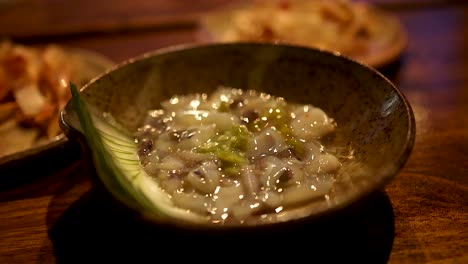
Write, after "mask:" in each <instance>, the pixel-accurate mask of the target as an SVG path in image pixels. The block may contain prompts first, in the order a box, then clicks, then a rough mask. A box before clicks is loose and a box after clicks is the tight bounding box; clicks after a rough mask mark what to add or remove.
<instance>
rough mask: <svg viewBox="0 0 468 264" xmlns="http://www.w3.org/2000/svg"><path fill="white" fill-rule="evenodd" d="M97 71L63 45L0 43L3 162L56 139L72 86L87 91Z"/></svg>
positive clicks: (1, 145)
mask: <svg viewBox="0 0 468 264" xmlns="http://www.w3.org/2000/svg"><path fill="white" fill-rule="evenodd" d="M105 66H108V65H105ZM103 68H104V65H103ZM92 69H93V67H87V65H86V64H85V63H84V61H83V58H82V57H81V56H80V55H79V54H76V53H75V52H73V51H71V50H68V49H65V48H64V47H62V46H59V45H55V44H48V45H45V46H41V47H38V46H27V45H22V44H18V43H13V42H10V41H3V42H0V156H4V155H8V154H12V153H15V152H18V151H22V150H26V149H29V148H31V147H33V146H36V145H38V144H41V143H45V142H48V141H50V140H52V139H54V138H55V137H57V136H58V135H59V134H60V133H61V130H60V127H59V123H58V114H59V111H60V109H61V108H62V107H63V106H64V105H65V104H66V103H67V101H68V100H69V99H70V98H71V94H70V90H69V87H68V84H69V82H70V81H72V82H74V83H76V84H78V85H82V84H83V82H85V81H87V80H89V78H92V77H93V75H92V74H97V73H93V72H92Z"/></svg>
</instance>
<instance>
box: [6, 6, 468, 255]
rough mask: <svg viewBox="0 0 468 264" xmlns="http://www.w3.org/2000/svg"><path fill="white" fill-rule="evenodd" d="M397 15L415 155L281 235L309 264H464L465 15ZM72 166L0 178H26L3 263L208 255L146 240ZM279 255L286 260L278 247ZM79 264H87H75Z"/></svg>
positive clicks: (124, 53) (467, 197) (232, 243)
mask: <svg viewBox="0 0 468 264" xmlns="http://www.w3.org/2000/svg"><path fill="white" fill-rule="evenodd" d="M394 12H395V14H396V15H398V17H400V18H401V20H402V22H403V24H404V25H405V28H406V29H407V31H408V34H409V45H408V48H407V50H406V51H405V53H404V54H403V56H402V58H401V60H400V61H398V62H396V63H394V64H392V65H389V66H388V67H386V68H384V69H381V70H382V72H383V73H384V74H385V75H387V76H388V77H389V78H391V79H392V80H393V81H394V82H395V83H396V84H397V86H398V87H399V88H400V89H401V91H402V92H403V93H404V95H405V96H406V97H407V98H408V100H409V102H410V104H411V105H412V107H413V110H414V113H415V117H416V142H415V146H414V150H413V152H412V153H411V156H410V158H409V160H408V162H407V164H406V165H405V167H404V168H403V170H402V171H401V172H400V173H399V174H398V175H397V176H396V177H395V178H394V179H393V181H392V182H391V183H390V184H389V185H388V186H387V187H386V188H385V189H384V190H382V192H379V193H377V194H375V195H374V196H372V199H369V200H368V201H366V202H365V203H363V204H360V205H358V206H357V207H356V208H354V209H355V210H352V211H349V212H347V213H346V214H343V215H342V216H341V218H339V219H330V220H329V221H326V222H324V223H317V224H315V225H310V226H307V227H303V228H301V229H299V230H289V231H288V232H287V233H282V234H274V235H277V237H276V239H278V238H280V239H286V240H287V241H288V242H287V243H286V245H284V244H283V247H282V248H283V249H287V250H291V251H293V250H294V249H295V250H297V251H300V252H308V254H307V257H308V258H310V260H311V261H312V260H313V258H314V257H324V254H329V252H330V249H332V250H333V251H334V253H332V254H329V255H326V256H325V257H327V259H328V260H329V261H328V262H329V263H333V262H339V260H346V261H347V262H352V261H355V262H356V263H387V262H388V263H468V118H467V117H466V113H468V75H467V73H468V49H466V47H468V7H466V6H456V7H454V6H452V5H449V6H442V7H441V6H437V7H433V8H421V9H416V8H411V9H404V10H400V11H396V10H394ZM194 34H195V33H194V29H192V28H178V29H176V28H172V29H167V30H161V31H159V30H158V31H157V32H152V31H145V32H142V31H138V32H126V33H112V34H94V35H89V36H75V37H68V38H59V39H54V41H56V42H58V43H59V44H63V45H70V46H75V47H81V48H87V49H91V50H95V51H97V52H101V53H103V54H104V55H106V56H108V57H110V58H112V59H114V60H115V61H122V60H125V59H127V58H129V57H132V56H135V55H138V54H141V53H143V52H146V51H149V50H152V49H156V48H161V47H166V46H168V45H173V44H182V43H190V42H194V41H195V38H194ZM75 151H76V150H75ZM73 156H75V159H73V160H70V161H69V162H68V163H64V164H63V166H61V167H57V168H49V169H44V168H42V169H36V170H35V171H34V172H31V173H35V174H36V176H35V177H26V176H27V175H23V174H21V173H13V172H12V173H9V175H1V177H17V178H22V177H24V179H25V180H24V181H22V182H21V181H19V182H18V183H17V184H16V185H14V186H10V187H9V188H7V189H4V190H2V191H1V192H0V263H89V262H93V261H90V258H91V257H93V256H94V258H95V259H97V258H100V257H101V258H108V261H110V260H112V261H115V260H124V259H127V258H137V257H138V256H140V257H141V256H143V257H147V258H149V257H152V256H154V255H162V256H167V255H168V253H167V252H169V251H170V249H172V248H174V246H176V248H179V249H180V248H182V247H183V248H184V249H185V250H187V249H196V250H200V251H201V250H203V249H205V245H208V243H210V241H207V240H206V239H207V238H206V237H205V238H200V237H193V236H190V235H187V234H173V233H170V232H166V231H165V230H148V229H145V228H144V227H142V226H141V225H139V224H138V223H134V222H132V221H131V219H128V218H126V217H125V216H124V215H122V213H121V212H120V211H119V210H118V209H117V208H115V206H114V205H113V204H112V202H111V201H110V200H109V198H108V197H107V196H105V195H104V194H103V193H102V191H100V190H99V189H96V188H93V187H92V184H91V180H90V178H91V174H90V171H91V170H90V168H89V167H88V163H86V162H84V161H82V160H80V159H79V158H78V157H79V155H78V154H77V155H73ZM51 162H52V161H51V160H50V161H45V162H44V166H45V167H47V165H46V164H48V163H51ZM23 173H25V172H23ZM264 235H265V237H254V238H252V237H249V238H250V240H246V238H245V237H241V236H239V237H238V238H236V239H229V240H228V239H226V238H219V239H220V241H221V244H222V245H225V246H226V247H227V248H239V247H240V248H244V247H249V246H252V247H253V246H255V245H254V243H252V242H251V241H258V240H261V239H264V240H266V241H275V236H273V235H272V234H264ZM158 239H159V240H158ZM204 239H205V240H204ZM157 241H167V243H165V244H158V242H157ZM288 245H297V247H292V246H288ZM226 247H218V249H219V250H222V249H224V250H226ZM298 249H300V250H298ZM270 250H271V249H270ZM273 251H274V252H278V253H277V255H275V256H282V251H281V248H275V249H274V250H273ZM142 252H143V253H142ZM148 252H149V253H148ZM111 253H112V254H111ZM137 253H142V254H137ZM284 254H286V253H284ZM111 256H114V257H111ZM294 256H296V255H294ZM191 257H194V258H195V259H198V260H207V257H206V255H203V254H202V255H200V252H198V253H194V252H190V251H188V252H187V254H185V255H184V254H181V256H179V259H180V260H188V259H190V258H191ZM230 257H231V258H232V259H233V260H240V259H241V257H244V256H240V257H239V256H237V257H236V256H235V255H230ZM83 259H87V260H88V262H86V261H83V262H79V261H80V260H83ZM136 262H137V261H136V259H134V261H133V263H136Z"/></svg>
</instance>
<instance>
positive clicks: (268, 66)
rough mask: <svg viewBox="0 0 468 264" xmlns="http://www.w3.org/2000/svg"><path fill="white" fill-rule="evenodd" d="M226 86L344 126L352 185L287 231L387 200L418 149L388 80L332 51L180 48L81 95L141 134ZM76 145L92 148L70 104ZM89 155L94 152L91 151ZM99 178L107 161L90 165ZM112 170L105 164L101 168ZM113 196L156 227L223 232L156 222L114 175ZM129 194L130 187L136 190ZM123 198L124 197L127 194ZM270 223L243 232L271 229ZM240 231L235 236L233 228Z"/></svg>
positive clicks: (409, 118)
mask: <svg viewBox="0 0 468 264" xmlns="http://www.w3.org/2000/svg"><path fill="white" fill-rule="evenodd" d="M219 85H225V86H231V87H236V88H242V89H253V90H257V91H262V92H267V93H270V94H274V95H277V96H281V97H284V98H285V99H286V100H288V101H294V102H297V103H307V104H312V105H315V106H317V107H320V108H322V109H323V110H324V111H325V112H326V113H328V114H329V116H331V117H332V118H334V119H335V120H336V122H337V124H338V126H337V131H336V135H335V136H334V137H333V139H331V140H330V142H329V143H328V144H330V145H332V146H335V147H336V148H337V149H340V153H339V157H340V161H341V162H342V164H343V167H342V171H343V173H342V175H343V177H341V178H340V180H338V181H337V182H336V183H335V186H334V190H335V191H334V195H333V196H332V197H329V199H321V200H317V201H314V202H311V203H309V204H307V205H306V206H304V207H303V208H301V209H300V210H297V211H296V212H295V213H293V214H290V216H289V217H288V219H283V220H284V221H282V222H291V221H292V222H294V221H301V220H307V219H315V218H319V217H322V216H325V215H328V214H330V213H333V212H339V211H340V210H342V209H344V208H347V207H348V206H350V205H352V204H354V203H356V202H358V201H360V200H362V199H365V198H366V197H368V195H369V194H371V193H373V192H375V191H378V190H381V189H382V188H383V187H384V185H385V184H387V183H388V182H389V181H390V180H391V179H392V177H394V176H395V175H396V174H397V173H399V171H400V170H401V169H402V167H403V166H404V164H405V162H406V161H407V159H408V157H409V155H410V153H411V150H412V148H413V144H414V139H415V122H414V116H413V112H412V109H411V106H410V104H409V103H408V101H407V100H406V99H405V96H404V94H402V93H401V92H400V91H399V90H398V89H397V88H396V87H395V85H394V84H393V83H392V82H391V81H389V80H388V79H387V78H385V77H384V76H383V75H382V74H380V73H379V72H378V71H376V70H374V69H373V68H370V67H368V66H366V65H363V64H360V63H358V62H356V61H354V60H352V59H349V58H347V57H343V56H339V55H336V54H333V53H330V52H327V51H323V50H318V49H313V48H307V47H298V46H290V45H280V44H277V45H275V44H268V43H263V44H261V43H224V44H221V43H218V44H189V45H180V46H172V47H168V48H164V49H159V50H155V51H151V52H148V53H146V54H143V55H141V56H138V57H136V58H132V59H130V60H128V61H125V62H123V63H121V64H119V65H117V66H115V67H114V68H113V69H111V70H110V71H108V72H107V73H106V74H104V75H101V76H100V77H99V78H97V79H94V80H93V81H91V82H90V83H88V84H87V85H85V86H84V87H83V88H82V89H81V90H80V95H81V96H80V97H82V98H83V99H84V100H86V101H87V102H88V103H89V104H92V105H93V106H94V107H95V109H97V110H98V111H100V112H103V113H110V114H111V115H112V116H113V117H114V118H115V121H117V122H118V123H119V124H121V125H123V126H124V128H125V129H126V130H128V131H130V132H132V131H133V132H136V130H137V128H138V127H139V126H140V125H141V124H142V122H143V119H144V116H145V114H146V112H147V111H148V110H150V109H155V108H159V107H160V102H161V101H162V100H166V99H168V98H170V97H171V96H173V95H176V94H187V93H195V92H196V93H210V92H211V91H213V90H215V89H216V87H218V86H219ZM60 122H61V126H62V129H63V130H64V132H65V134H66V135H67V137H68V138H69V139H70V140H74V141H78V142H81V143H82V146H83V147H84V148H85V149H88V146H89V142H88V141H87V140H86V137H84V135H83V130H82V127H81V125H80V122H79V119H78V118H77V113H76V108H75V107H74V104H73V102H70V103H69V104H68V105H67V106H66V107H65V109H64V110H63V111H62V113H61V121H60ZM88 150H89V149H88ZM90 162H93V163H94V165H95V166H96V167H97V168H98V167H100V166H99V165H100V164H98V163H99V162H101V161H99V160H97V159H96V158H92V159H90ZM101 165H102V164H101ZM97 176H98V179H99V181H98V182H100V183H101V184H102V183H104V184H103V186H104V187H105V189H106V190H107V191H108V192H109V193H110V194H111V195H112V197H114V198H116V199H115V200H116V201H117V202H118V203H119V204H121V205H124V207H125V208H127V209H129V210H130V211H131V212H133V213H136V214H137V215H139V216H142V217H143V218H144V219H145V220H147V221H149V222H150V223H153V224H169V225H172V226H182V227H187V226H188V227H195V228H196V229H200V228H208V229H219V228H223V227H222V226H219V225H213V224H210V223H202V224H194V223H187V222H186V221H180V220H178V219H171V218H168V217H160V216H153V215H152V214H151V213H149V212H145V211H141V210H140V209H139V208H140V207H139V206H138V205H137V204H135V201H134V200H132V198H131V197H129V196H130V195H129V194H128V193H125V192H124V191H122V190H123V189H122V188H120V187H121V186H115V185H114V184H112V183H111V181H110V180H111V179H112V178H113V177H115V175H112V173H110V174H109V173H104V172H102V171H99V170H98V171H97ZM127 187H128V186H127ZM118 189H119V190H118ZM274 224H275V223H273V224H271V223H268V224H266V223H263V222H261V221H258V222H253V223H249V224H247V225H244V226H243V227H246V226H247V227H258V226H260V225H266V226H271V225H274ZM229 228H231V227H229Z"/></svg>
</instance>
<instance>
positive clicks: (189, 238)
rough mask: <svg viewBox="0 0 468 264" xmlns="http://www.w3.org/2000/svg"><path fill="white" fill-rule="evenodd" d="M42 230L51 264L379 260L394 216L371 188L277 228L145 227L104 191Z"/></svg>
mask: <svg viewBox="0 0 468 264" xmlns="http://www.w3.org/2000/svg"><path fill="white" fill-rule="evenodd" d="M61 195H66V194H63V193H62V194H61ZM61 195H58V196H56V197H55V198H54V200H56V202H55V203H60V200H61V197H60V196H61ZM54 200H53V201H52V202H51V205H52V204H54ZM54 218H56V217H54ZM50 222H53V223H50ZM48 229H49V230H48V234H49V238H50V240H51V241H52V244H53V250H54V253H55V257H56V260H57V263H89V261H91V260H93V261H94V260H97V259H103V260H105V261H106V262H112V261H118V262H121V261H122V260H130V261H131V263H140V261H141V262H143V261H144V262H146V261H148V260H155V258H156V257H157V258H161V260H162V259H166V260H167V259H169V260H171V261H173V260H174V261H177V262H179V261H180V262H181V261H190V262H197V261H212V260H213V261H220V260H226V259H227V260H232V261H270V260H281V259H284V260H288V261H291V260H292V261H295V260H297V261H299V260H301V261H304V259H305V260H307V261H308V262H309V261H310V262H314V261H316V260H322V259H323V260H326V261H327V262H329V263H330V262H331V263H341V262H344V261H346V262H351V263H352V262H354V261H356V262H358V263H387V262H388V259H389V255H390V252H391V249H392V245H393V237H394V216H393V208H392V205H391V202H390V200H389V198H388V196H387V195H386V193H385V192H383V191H379V192H376V193H374V194H372V195H371V196H369V197H368V198H367V199H365V200H363V201H361V202H360V203H358V204H355V205H353V206H351V207H350V208H349V209H348V210H346V211H343V212H341V213H339V214H337V215H334V216H333V217H328V218H324V219H321V220H319V221H314V222H310V221H309V222H302V223H301V224H298V225H294V226H286V227H284V228H281V229H278V230H276V229H275V230H268V231H258V232H257V231H249V232H232V233H218V234H217V233H209V234H208V233H204V232H197V231H196V230H180V229H179V230H175V229H170V228H167V227H164V228H163V227H156V226H153V225H152V226H148V225H145V224H143V223H142V222H141V221H137V220H135V219H134V218H132V217H130V216H129V215H128V214H126V213H125V212H124V211H123V210H121V208H119V207H118V206H117V205H115V203H113V201H112V198H111V197H110V196H109V195H108V194H107V193H104V192H103V191H102V190H101V189H98V188H92V189H90V190H89V191H88V192H86V193H84V194H83V195H82V196H81V197H80V198H79V199H78V200H76V201H75V202H73V203H72V204H71V205H70V206H68V207H67V208H66V209H65V211H63V213H62V214H60V216H58V218H56V219H55V221H48ZM155 262H157V260H155Z"/></svg>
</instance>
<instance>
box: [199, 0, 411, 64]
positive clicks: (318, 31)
mask: <svg viewBox="0 0 468 264" xmlns="http://www.w3.org/2000/svg"><path fill="white" fill-rule="evenodd" d="M202 27H203V28H204V29H205V30H206V33H207V34H206V35H208V38H211V39H212V40H214V41H221V42H235V41H256V42H274V43H288V44H294V45H301V46H308V47H315V48H319V49H324V50H328V51H333V52H339V53H341V54H344V55H348V56H350V57H352V58H355V59H359V60H360V61H362V62H366V63H368V64H370V65H372V66H377V65H378V64H382V63H384V62H385V61H386V60H389V59H392V58H394V57H395V56H397V55H398V54H399V53H400V52H401V51H402V49H403V48H404V46H405V42H406V41H405V38H404V35H403V30H402V27H401V25H400V24H399V22H398V21H397V19H396V18H394V17H392V16H391V15H389V14H388V13H386V12H384V11H382V10H380V9H378V8H376V7H375V6H373V5H372V4H369V3H364V2H359V1H350V0H312V1H307V0H256V1H249V2H247V4H245V5H240V6H238V7H235V8H232V10H230V9H228V10H220V11H216V12H213V13H212V14H209V15H207V16H206V17H205V18H204V19H203V20H202Z"/></svg>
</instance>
